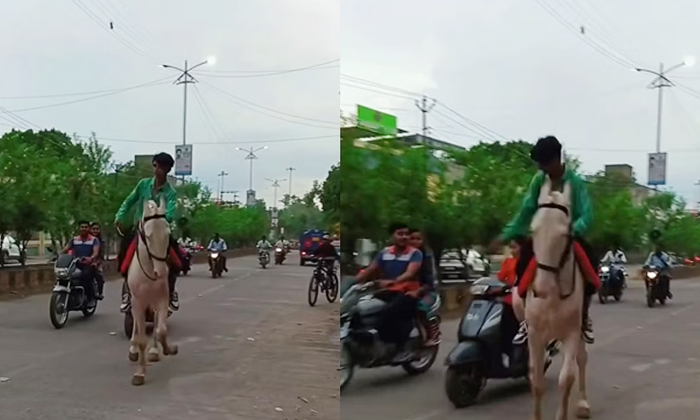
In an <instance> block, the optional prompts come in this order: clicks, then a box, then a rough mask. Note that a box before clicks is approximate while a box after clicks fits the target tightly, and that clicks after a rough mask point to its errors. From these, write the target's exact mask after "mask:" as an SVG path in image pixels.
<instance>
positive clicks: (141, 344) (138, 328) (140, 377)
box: [131, 296, 148, 386]
mask: <svg viewBox="0 0 700 420" xmlns="http://www.w3.org/2000/svg"><path fill="white" fill-rule="evenodd" d="M146 309H147V306H146V305H144V304H143V302H141V299H138V298H136V297H135V296H132V299H131V313H132V314H133V316H134V331H135V332H136V344H137V346H138V351H139V364H138V367H137V368H136V373H135V374H134V377H133V378H132V379H131V384H132V385H137V386H138V385H143V384H144V383H145V382H146V347H147V346H148V333H147V331H146Z"/></svg>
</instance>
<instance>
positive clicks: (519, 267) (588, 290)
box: [515, 238, 599, 319]
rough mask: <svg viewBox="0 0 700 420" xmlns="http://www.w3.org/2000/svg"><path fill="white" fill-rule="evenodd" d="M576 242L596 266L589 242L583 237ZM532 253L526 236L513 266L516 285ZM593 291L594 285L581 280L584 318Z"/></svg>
mask: <svg viewBox="0 0 700 420" xmlns="http://www.w3.org/2000/svg"><path fill="white" fill-rule="evenodd" d="M576 242H578V243H579V245H581V248H583V251H584V253H585V254H586V256H587V257H588V260H589V261H590V263H591V265H592V266H593V267H594V268H595V267H597V266H598V261H599V259H598V258H597V257H596V255H595V254H594V251H593V248H592V247H591V244H589V243H588V242H587V241H586V240H585V239H583V238H576ZM534 255H535V252H534V250H533V248H532V238H527V240H526V241H525V242H524V243H523V245H522V246H521V247H520V257H519V258H518V262H517V264H516V266H515V275H516V280H515V285H516V286H517V285H518V283H520V279H521V278H522V276H523V274H525V270H526V269H527V266H528V264H530V261H531V260H532V258H533V257H534ZM595 293H596V290H595V287H594V286H593V285H592V284H591V283H590V282H589V281H584V282H583V319H586V318H587V317H588V309H589V308H590V306H591V297H592V296H593V295H594V294H595ZM523 297H524V296H523ZM524 304H525V300H524V299H523V305H524Z"/></svg>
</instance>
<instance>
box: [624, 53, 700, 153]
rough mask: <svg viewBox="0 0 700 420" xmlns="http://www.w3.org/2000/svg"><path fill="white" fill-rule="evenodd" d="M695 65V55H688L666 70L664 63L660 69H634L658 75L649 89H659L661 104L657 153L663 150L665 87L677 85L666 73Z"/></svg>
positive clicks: (658, 120)
mask: <svg viewBox="0 0 700 420" xmlns="http://www.w3.org/2000/svg"><path fill="white" fill-rule="evenodd" d="M693 65H695V58H694V57H686V59H685V60H683V62H681V63H678V64H676V65H675V66H672V67H669V68H668V69H666V70H664V63H661V64H660V65H659V71H654V70H649V69H643V68H635V69H634V70H635V71H638V72H643V73H651V74H653V75H654V76H656V79H654V80H653V81H652V82H651V83H650V84H649V86H648V88H649V89H659V104H658V111H657V117H656V153H660V152H661V109H662V103H663V88H665V87H672V86H675V84H674V83H673V82H672V81H671V80H669V79H668V78H667V77H666V74H668V73H670V72H672V71H673V70H675V69H677V68H680V67H683V66H685V67H692V66H693Z"/></svg>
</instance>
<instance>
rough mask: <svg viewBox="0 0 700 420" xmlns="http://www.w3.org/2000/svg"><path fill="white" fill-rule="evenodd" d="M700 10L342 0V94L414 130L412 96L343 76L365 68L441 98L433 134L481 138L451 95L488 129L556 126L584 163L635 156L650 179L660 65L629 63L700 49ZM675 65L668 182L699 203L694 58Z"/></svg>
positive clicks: (668, 106) (348, 102)
mask: <svg viewBox="0 0 700 420" xmlns="http://www.w3.org/2000/svg"><path fill="white" fill-rule="evenodd" d="M543 7H544V8H546V7H549V8H550V9H549V10H550V12H549V13H548V12H547V11H545V10H544V8H543ZM552 8H553V11H552ZM555 16H556V17H555ZM698 16H700V2H697V1H693V0H676V1H674V2H671V3H669V2H664V1H661V0H653V1H650V0H644V1H630V0H607V1H604V0H580V1H579V0H498V1H492V2H486V1H475V0H466V1H464V0H436V1H434V2H431V3H427V2H425V1H419V0H404V1H403V2H401V5H400V7H399V6H398V4H397V3H396V2H391V1H388V0H382V1H370V0H352V1H344V2H343V3H342V6H341V27H342V38H341V51H342V60H343V61H342V75H343V76H341V106H342V108H343V110H344V111H348V112H349V111H352V110H353V109H352V105H353V104H356V103H360V104H364V105H366V106H370V107H374V108H377V109H379V110H385V111H386V112H389V113H393V114H394V115H397V116H398V119H399V125H400V126H401V127H405V128H408V129H410V130H416V129H417V128H418V126H419V125H420V112H418V111H417V109H416V107H415V105H414V104H413V99H412V96H413V95H410V94H408V93H404V92H400V91H397V90H390V89H388V88H386V87H383V86H379V85H372V84H370V83H368V82H366V81H358V80H357V79H350V78H348V77H345V76H350V77H353V78H361V79H367V80H370V81H372V82H375V83H379V84H383V85H390V86H393V87H397V88H400V89H404V90H407V91H410V92H417V93H422V94H426V95H428V96H430V97H434V98H436V99H437V100H438V105H437V106H436V107H435V108H434V110H433V111H432V112H431V113H430V114H429V117H428V124H429V125H430V126H431V127H433V128H434V129H435V130H434V131H433V135H434V137H437V138H441V139H444V140H447V141H452V142H454V143H457V144H461V145H464V146H469V145H470V144H474V142H476V141H477V139H475V138H473V137H469V136H475V133H474V132H473V131H470V130H469V128H472V129H474V128H473V126H470V124H469V123H468V122H466V121H465V120H463V119H461V118H460V117H459V116H457V115H455V114H454V113H452V112H450V111H449V110H448V109H447V108H445V107H444V106H441V105H440V104H445V105H447V106H448V107H450V108H452V109H454V110H455V111H457V112H458V113H459V114H461V115H463V116H465V117H467V118H469V119H471V120H474V121H476V122H478V123H479V124H481V125H483V126H485V127H487V128H488V129H489V130H492V131H493V132H495V133H496V134H494V133H488V135H489V137H490V138H494V139H499V138H501V137H499V135H502V136H505V137H506V138H522V139H525V140H528V141H535V140H536V139H537V138H538V137H541V136H543V135H547V134H554V135H556V136H557V137H558V138H559V139H560V140H561V141H562V142H563V143H564V145H565V148H566V149H567V150H568V152H570V153H572V154H575V155H577V156H578V157H579V158H580V159H581V160H582V161H583V169H584V171H586V172H589V173H593V172H596V171H598V170H601V169H603V167H604V165H605V164H611V163H628V164H631V165H632V166H633V167H634V170H635V172H636V175H637V179H638V181H639V182H641V183H646V181H647V153H648V152H653V151H655V148H656V115H657V114H656V112H657V94H658V90H651V89H646V87H647V85H648V84H649V83H650V82H651V81H652V80H653V76H652V75H650V74H644V73H637V72H634V71H632V70H631V68H632V67H635V66H636V67H647V68H650V69H653V70H658V66H659V63H660V62H662V61H663V62H664V63H665V64H666V67H667V68H668V67H670V66H672V65H675V64H677V63H680V62H682V61H683V60H684V58H685V57H687V56H694V57H696V58H698V59H700V26H699V25H698V24H697V17H698ZM557 18H558V19H559V20H561V22H560V21H559V20H557ZM562 22H563V23H564V24H566V25H567V27H569V28H570V29H569V30H567V29H566V27H564V26H563V24H562ZM581 27H583V32H585V34H582V33H581V32H582V29H581ZM572 32H573V33H572ZM586 40H588V41H589V42H592V43H594V46H590V45H589V44H588V43H586ZM595 48H597V49H598V50H602V52H599V51H597V50H596V49H595ZM609 56H612V57H613V58H609ZM668 77H669V78H671V79H672V80H674V81H676V82H677V83H680V84H682V85H683V86H676V87H673V88H670V89H664V104H663V132H662V140H661V150H662V151H666V152H668V153H669V155H668V177H667V179H668V184H669V186H668V188H671V189H673V190H675V191H676V192H679V193H681V194H683V195H684V196H685V197H686V198H687V199H688V200H692V201H693V202H695V201H696V200H697V199H698V198H699V190H698V187H696V186H694V185H693V184H694V183H695V182H697V181H698V179H700V172H699V171H698V169H697V168H698V163H697V162H698V160H699V159H700V65H695V66H694V67H692V68H687V67H684V68H679V69H677V70H674V71H673V72H672V73H670V74H669V76H668ZM351 86H354V87H351ZM686 87H687V88H686ZM688 88H689V89H692V90H694V91H696V92H697V93H692V92H690V91H689V89H688ZM390 95H397V96H390ZM448 117H449V118H453V119H454V120H455V121H456V122H455V121H451V120H450V119H449V118H448ZM465 126H466V127H465ZM474 130H476V131H479V130H480V129H479V128H476V129H474Z"/></svg>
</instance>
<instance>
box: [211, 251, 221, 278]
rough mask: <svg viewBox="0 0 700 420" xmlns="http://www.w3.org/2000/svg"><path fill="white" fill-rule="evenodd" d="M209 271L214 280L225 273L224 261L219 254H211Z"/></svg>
mask: <svg viewBox="0 0 700 420" xmlns="http://www.w3.org/2000/svg"><path fill="white" fill-rule="evenodd" d="M209 270H211V277H212V278H217V277H221V273H223V272H224V260H223V259H222V258H221V256H220V255H219V253H218V252H213V251H210V252H209Z"/></svg>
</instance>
